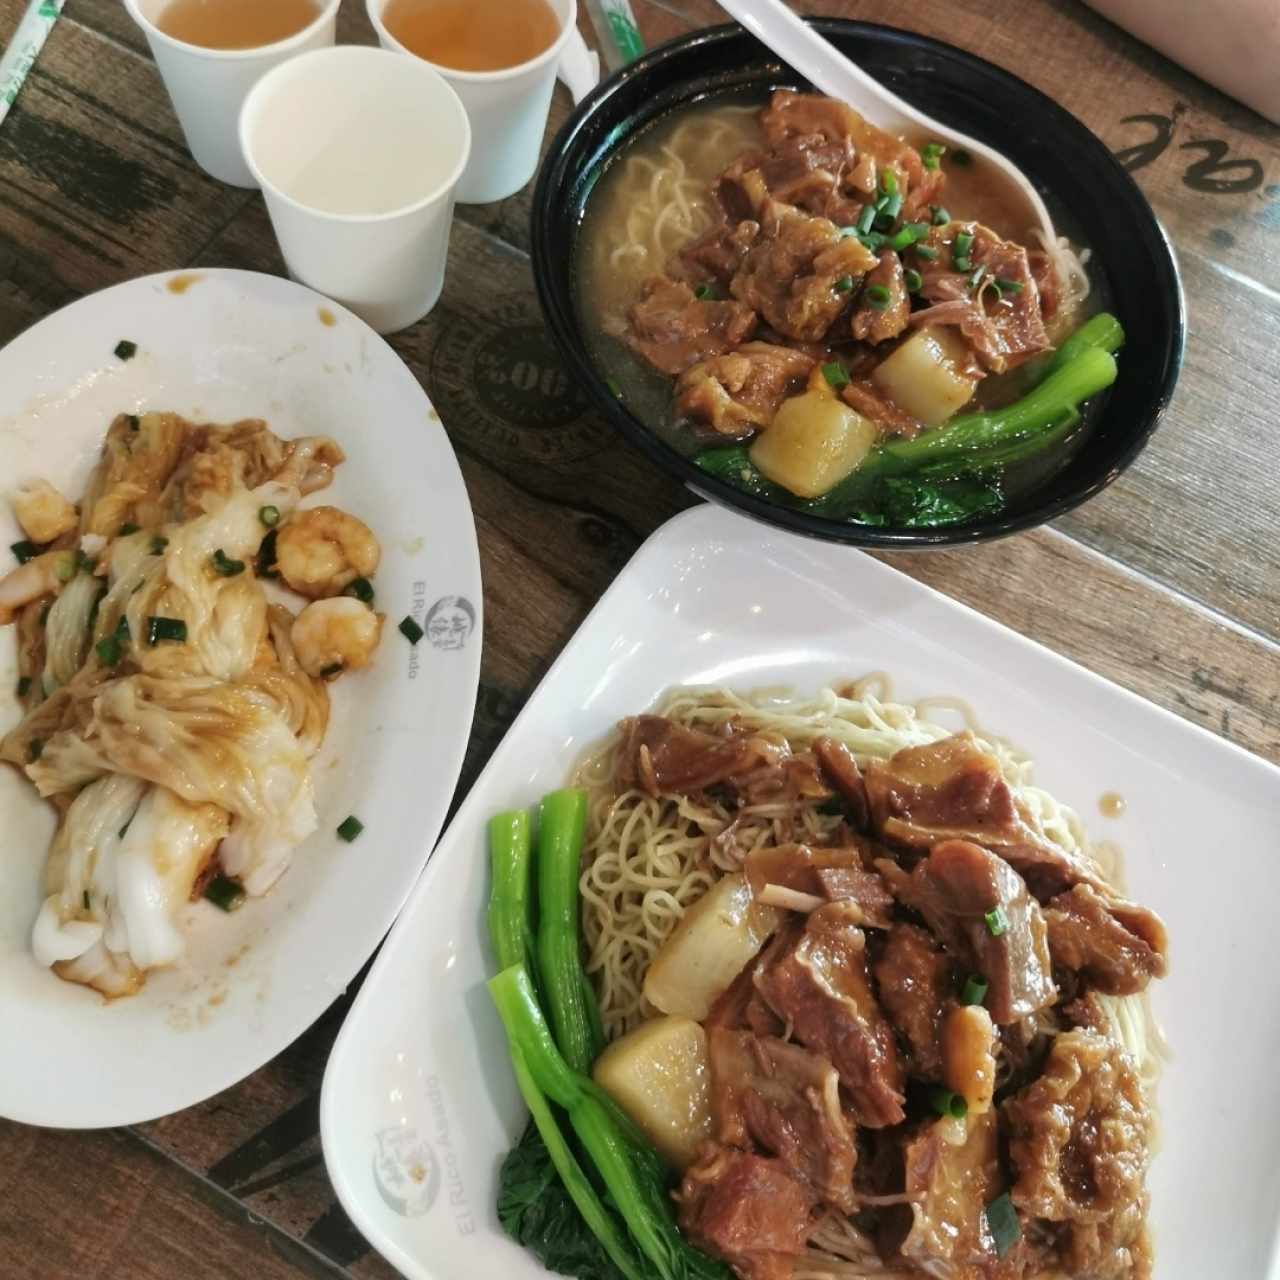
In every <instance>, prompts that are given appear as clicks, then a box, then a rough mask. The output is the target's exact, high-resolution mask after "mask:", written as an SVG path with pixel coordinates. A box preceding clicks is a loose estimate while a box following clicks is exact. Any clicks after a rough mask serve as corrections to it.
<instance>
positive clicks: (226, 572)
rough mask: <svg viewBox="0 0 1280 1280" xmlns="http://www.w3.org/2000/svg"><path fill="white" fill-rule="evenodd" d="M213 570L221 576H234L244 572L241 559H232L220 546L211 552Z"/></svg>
mask: <svg viewBox="0 0 1280 1280" xmlns="http://www.w3.org/2000/svg"><path fill="white" fill-rule="evenodd" d="M213 571H214V573H216V574H217V575H218V576H219V577H221V578H234V577H235V576H236V574H238V573H243V572H244V561H243V560H232V559H231V558H230V557H229V556H228V555H227V553H226V552H225V551H223V549H222V548H221V547H219V548H218V549H217V550H216V551H215V552H214V553H213Z"/></svg>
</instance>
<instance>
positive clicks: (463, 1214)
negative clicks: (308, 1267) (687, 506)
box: [320, 507, 1280, 1280]
mask: <svg viewBox="0 0 1280 1280" xmlns="http://www.w3.org/2000/svg"><path fill="white" fill-rule="evenodd" d="M972 554H981V553H980V552H974V553H972ZM872 671H888V672H891V673H892V674H893V676H894V677H895V688H896V692H897V694H898V696H900V697H902V698H903V699H904V700H915V699H918V698H921V697H925V696H929V695H936V694H951V695H958V696H960V697H963V698H965V699H967V700H968V701H969V702H970V703H971V704H972V706H973V707H974V708H975V710H976V712H977V714H978V716H979V718H980V719H981V722H982V723H983V724H984V725H986V726H988V727H989V728H990V729H991V730H992V731H993V732H998V733H1001V734H1004V735H1006V736H1007V737H1009V738H1011V739H1012V740H1013V741H1014V742H1016V743H1018V744H1019V745H1020V746H1022V747H1024V748H1025V749H1027V750H1029V751H1031V752H1033V753H1034V755H1035V759H1036V778H1037V781H1038V782H1039V783H1040V784H1041V785H1043V786H1046V787H1047V788H1048V789H1049V790H1050V791H1052V792H1053V793H1054V794H1055V795H1056V796H1057V797H1058V798H1059V799H1060V800H1062V801H1063V802H1064V803H1066V804H1070V805H1072V806H1073V807H1075V808H1076V809H1077V810H1078V811H1079V813H1080V814H1081V817H1082V818H1083V819H1084V821H1085V823H1086V825H1087V826H1088V828H1089V829H1090V830H1091V831H1092V833H1093V835H1094V836H1095V838H1106V839H1110V840H1115V841H1118V842H1119V843H1120V844H1121V845H1122V846H1123V847H1124V849H1125V852H1126V855H1127V871H1128V881H1129V887H1130V889H1131V890H1132V892H1133V894H1134V895H1135V896H1136V897H1137V899H1138V900H1139V901H1141V902H1145V903H1149V904H1150V905H1151V906H1152V907H1154V908H1155V909H1156V910H1157V911H1159V912H1161V913H1162V914H1163V915H1164V917H1165V920H1166V921H1167V923H1168V925H1169V930H1170V935H1171V937H1172V951H1173V972H1172V974H1171V976H1170V977H1169V978H1168V979H1167V980H1165V981H1164V982H1160V983H1157V984H1156V986H1155V988H1154V989H1153V1002H1154V1005H1155V1010H1156V1014H1157V1016H1158V1017H1159V1018H1161V1019H1162V1021H1163V1023H1164V1026H1165V1029H1166V1031H1167V1033H1168V1037H1169V1041H1170V1043H1171V1044H1172V1046H1173V1053H1174V1058H1173V1062H1172V1064H1171V1065H1170V1066H1169V1067H1168V1069H1167V1070H1166V1072H1165V1076H1164V1079H1163V1081H1162V1082H1161V1087H1160V1106H1161V1115H1162V1119H1163V1132H1164V1147H1163V1150H1162V1151H1161V1152H1160V1153H1159V1155H1158V1156H1157V1157H1156V1160H1155V1164H1154V1167H1153V1170H1152V1175H1151V1179H1150V1183H1151V1190H1152V1197H1153V1205H1154V1207H1153V1225H1154V1229H1155V1235H1156V1249H1157V1274H1158V1275H1159V1276H1160V1277H1161V1278H1162V1280H1173V1278H1174V1277H1178V1278H1185V1280H1193V1278H1195V1280H1199V1277H1202V1276H1232V1277H1239V1278H1240V1280H1243V1277H1245V1276H1250V1277H1261V1276H1263V1275H1265V1274H1267V1271H1268V1266H1269V1263H1270V1259H1271V1256H1272V1249H1273V1245H1274V1241H1275V1238H1276V1226H1277V1204H1278V1203H1280V1202H1278V1201H1277V1197H1276V1195H1275V1187H1276V1176H1275V1171H1276V1158H1275V1151H1276V1146H1277V1140H1278V1139H1280V1120H1278V1119H1277V1115H1276V1109H1275V1106H1274V1094H1275V1063H1276V1061H1277V1059H1280V968H1277V966H1276V964H1275V961H1274V956H1273V946H1272V938H1273V936H1274V933H1275V923H1274V914H1275V911H1274V904H1275V901H1276V898H1277V896H1280V863H1277V861H1276V859H1275V857H1274V856H1273V854H1274V849H1275V844H1276V834H1275V833H1276V814H1277V812H1280V770H1276V769H1275V768H1273V767H1272V766H1271V765H1268V764H1266V763H1265V762H1263V761H1261V760H1258V759H1256V758H1254V757H1253V756H1250V755H1248V754H1247V753H1245V752H1243V751H1241V750H1240V749H1239V748H1237V747H1233V746H1232V745H1230V744H1229V743H1227V742H1224V741H1222V740H1221V739H1219V738H1215V737H1213V736H1212V735H1210V734H1208V733H1205V732H1204V731H1203V730H1201V729H1199V728H1197V727H1195V726H1193V725H1190V724H1188V723H1186V722H1185V721H1183V720H1179V719H1177V718H1176V717H1174V716H1172V715H1169V714H1168V713H1167V712H1165V711H1162V710H1160V709H1159V708H1157V707H1154V706H1152V705H1151V704H1150V703H1147V702H1144V701H1143V700H1142V699H1140V698H1137V697H1135V696H1134V695H1133V694H1130V693H1128V692H1126V691H1125V690H1123V689H1120V688H1118V687H1117V686H1115V685H1113V684H1109V683H1107V682H1106V681H1104V680H1101V679H1099V678H1098V677H1097V676H1094V675H1092V674H1090V673H1089V672H1088V671H1085V670H1084V669H1082V668H1081V667H1077V666H1075V665H1073V664H1072V663H1069V662H1067V661H1065V660H1064V659H1062V658H1060V657H1058V656H1057V655H1055V654H1052V653H1050V652H1049V651H1048V650H1046V649H1042V648H1041V647H1040V646H1038V645H1035V644H1032V643H1031V642H1030V641H1028V640H1024V639H1023V638H1022V637H1020V636H1018V635H1016V634H1014V633H1013V632H1011V631H1008V630H1006V629H1005V628H1004V627H1001V626H999V625H997V624H996V623H994V622H991V621H989V620H988V619H986V618H983V617H981V616H980V615H979V614H976V613H974V612H972V611H971V610H969V609H966V608H965V607H964V606H962V605H959V604H956V603H955V602H954V601H952V600H948V599H946V598H945V597H943V596H941V595H938V594H937V593H935V592H933V591H931V590H929V589H928V588H927V587H924V586H921V585H920V584H919V583H917V582H914V581H913V580H912V579H910V578H907V577H905V576H903V575H901V574H899V573H896V572H895V571H894V570H892V569H889V568H886V567H885V566H884V565H881V564H879V563H877V562H876V561H875V560H872V559H871V558H870V557H869V556H867V555H864V554H862V553H861V552H858V551H855V550H853V549H851V548H846V547H837V546H832V545H828V544H823V543H819V542H812V541H807V540H804V539H801V538H798V537H795V536H794V535H791V534H786V533H782V532H780V531H776V530H765V529H763V528H762V527H761V526H759V525H757V524H754V523H752V522H750V521H747V520H744V519H742V518H741V517H739V516H736V515H734V514H732V513H729V512H725V511H722V510H720V509H718V508H715V507H699V508H696V509H695V510H693V511H690V512H686V513H684V514H682V515H680V516H677V517H676V518H675V519H674V520H672V521H671V522H670V523H668V524H667V525H665V526H664V527H663V528H662V529H660V530H659V531H658V532H657V533H656V534H654V536H653V537H652V538H651V539H650V540H649V541H648V542H647V543H646V544H645V545H644V547H643V548H641V550H640V551H639V552H638V553H637V554H636V556H635V557H634V558H633V559H632V560H631V562H630V564H628V566H627V567H626V569H625V570H624V571H623V573H622V574H621V575H620V577H619V578H618V580H617V581H616V583H615V584H614V585H613V587H612V588H611V589H610V590H609V592H608V593H607V594H606V595H605V596H604V598H603V599H602V600H601V601H600V603H599V604H598V605H597V606H596V608H595V610H594V611H593V612H592V614H591V616H590V617H589V618H588V619H587V620H586V622H585V623H583V625H582V627H581V628H580V630H579V631H578V633H577V635H576V636H575V637H574V638H573V640H572V641H571V642H570V644H569V646H568V647H567V648H566V649H565V651H564V653H563V654H562V655H561V657H560V659H559V660H558V661H557V662H556V664H555V666H553V667H552V669H551V671H550V672H549V673H548V674H547V676H546V678H545V679H544V680H543V682H542V684H541V685H540V686H539V688H538V690H537V691H536V692H535V693H534V695H533V697H532V698H530V700H529V702H528V704H527V705H526V706H525V708H524V710H523V711H522V712H521V714H520V717H519V719H517V721H516V722H515V724H514V725H513V726H512V727H511V730H510V731H509V732H508V734H507V736H506V738H505V739H504V741H503V742H502V745H501V746H500V747H499V748H498V750H497V752H496V753H495V754H494V756H493V759H492V761H491V762H490V764H489V766H488V768H487V769H486V770H485V772H484V774H483V775H482V776H481V777H480V779H479V780H478V781H477V782H476V784H475V786H474V787H473V788H472V790H471V793H470V795H469V796H468V797H467V800H466V802H465V803H464V804H463V806H462V807H461V809H459V811H458V813H457V816H456V817H455V818H454V820H453V822H452V823H451V824H450V826H449V830H448V831H447V832H446V833H445V835H444V837H443V838H442V839H441V841H440V845H439V847H438V849H437V850H436V853H435V855H434V856H433V858H432V861H431V864H430V866H429V867H428V868H427V871H426V873H425V874H424V875H423V877H422V879H421V880H420V881H419V883H418V887H417V889H416V890H415V892H414V895H413V898H412V899H411V900H410V902H409V904H408V905H407V906H406V908H405V911H404V913H403V914H402V915H401V917H400V920H399V922H398V923H397V925H396V927H395V929H394V930H393V932H392V934H391V937H390V938H389V939H388V940H387V944H386V946H385V947H384V948H383V950H382V953H381V955H380V956H379V957H378V961H377V963H376V964H375V966H374V968H373V970H372V971H371V972H370V974H369V977H368V979H367V980H366V982H365V984H364V987H363V989H362V990H361V992H360V996H359V998H358V999H357V1000H356V1002H355V1005H354V1007H353V1008H352V1010H351V1012H350V1014H348V1016H347V1020H346V1023H345V1025H344V1026H343V1028H342V1032H341V1033H340V1035H339V1037H338V1041H337V1044H336V1045H335V1046H334V1050H333V1053H332V1055H331V1057H330V1059H329V1066H328V1069H327V1071H326V1073H325V1079H324V1088H323V1092H322V1095H321V1104H320V1125H321V1136H322V1138H323V1142H324V1154H325V1159H326V1161H327V1163H328V1167H329V1174H330V1177H331V1178H332V1180H333V1184H334V1186H335V1187H336V1189H337V1192H338V1195H339V1197H340V1198H341V1200H342V1203H343V1205H344V1206H345V1208H346V1210H347V1212H348V1213H349V1214H350V1216H351V1218H352V1220H353V1221H354V1222H355V1224H356V1225H357V1226H358V1227H359V1228H360V1230H361V1231H363V1232H364V1234H365V1235H366V1236H367V1237H368V1239H369V1240H370V1242H371V1243H372V1244H373V1245H374V1247H375V1248H377V1249H378V1250H379V1251H380V1252H381V1253H382V1254H384V1255H385V1256H386V1257H387V1258H388V1259H389V1260H390V1261H391V1262H392V1263H393V1264H394V1265H395V1266H396V1267H398V1268H399V1269H400V1270H401V1271H402V1272H403V1273H404V1274H405V1275H406V1276H410V1277H413V1278H414V1280H452V1278H453V1277H456V1276H461V1275H474V1276H503V1277H506V1278H507V1280H538V1278H539V1277H545V1276H546V1274H547V1273H546V1272H544V1271H543V1270H542V1268H541V1267H540V1265H539V1264H538V1263H537V1262H536V1261H535V1260H534V1258H533V1257H532V1256H531V1255H529V1254H526V1253H524V1252H523V1251H522V1250H520V1249H518V1248H517V1247H516V1246H515V1245H513V1244H512V1243H511V1242H510V1241H509V1240H508V1239H507V1238H506V1237H505V1236H503V1234H502V1233H501V1230H500V1228H499V1226H498V1222H497V1217H496V1213H495V1211H494V1201H495V1196H496V1192H497V1179H498V1169H499V1165H500V1163H501V1161H502V1158H503V1156H504V1155H505V1153H506V1152H507V1150H508V1149H509V1148H510V1146H511V1144H512V1142H513V1140H514V1138H515V1137H516V1136H517V1135H518V1134H519V1132H520V1130H521V1128H522V1127H523V1123H524V1120H523V1107H522V1104H521V1102H520V1099H519V1096H518V1094H517V1092H516V1087H515V1083H514V1081H513V1079H512V1076H511V1068H510V1064H509V1060H508V1056H507V1048H506V1040H505V1037H504V1035H503V1031H502V1026H501V1023H500V1022H499V1021H498V1019H497V1016H496V1015H495V1014H494V1012H493V1009H492V1007H491V1005H490V1001H489V996H488V992H487V991H486V990H485V987H484V981H485V978H486V977H487V976H489V975H490V974H491V972H492V958H491V956H490V954H489V947H488V941H487V937H486V931H485V925H484V905H485V896H486V894H487V892H488V871H487V855H486V852H485V832H484V828H485V823H486V821H487V820H488V818H489V817H490V816H491V815H492V814H494V813H496V812H498V811H500V810H503V809H508V808H512V807H516V806H527V805H531V804H534V803H536V802H537V800H538V799H539V798H540V797H541V796H542V794H543V793H544V792H546V791H549V790H551V789H553V788H555V787H558V786H563V785H564V781H565V778H566V777H567V775H568V772H569V770H570V768H571V766H572V764H573V762H574V761H575V760H576V758H577V757H578V755H579V754H580V753H581V751H582V750H583V748H584V747H585V746H586V745H587V744H589V743H591V742H593V741H596V740H598V739H599V738H601V737H603V736H604V735H606V734H607V733H608V732H609V730H610V728H611V726H612V725H613V723H614V722H615V721H616V720H617V719H619V718H620V717H621V716H624V715H629V714H633V713H634V712H636V711H638V710H641V709H643V708H645V707H648V706H650V705H651V704H652V703H653V702H654V701H655V700H656V699H657V698H658V697H659V696H660V695H661V694H662V693H663V691H664V690H666V689H668V688H670V687H671V686H672V685H676V684H704V683H706V684H710V683H714V684H726V685H730V686H732V687H735V688H739V689H751V688H758V687H761V686H776V685H786V686H791V687H793V688H795V689H797V690H798V691H801V692H811V691H813V690H814V689H816V688H818V687H820V686H821V685H823V684H826V683H829V682H831V681H832V680H837V679H846V678H849V677H853V676H859V675H864V674H867V673H869V672H872ZM944 722H945V718H944ZM957 727H958V725H957ZM1108 791H1119V792H1120V793H1121V794H1122V795H1123V796H1124V797H1125V799H1126V801H1127V802H1128V808H1127V812H1126V816H1125V817H1123V818H1121V819H1118V820H1107V819H1104V818H1102V817H1100V816H1098V810H1097V802H1098V800H1099V798H1100V797H1101V796H1102V795H1103V794H1104V793H1105V792H1108ZM1209 867H1212V872H1211V877H1210V879H1211V883H1207V882H1206V871H1207V869H1208V868H1209ZM1224 1071H1226V1072H1227V1073H1228V1076H1229V1083H1228V1084H1227V1086H1226V1087H1225V1088H1224V1087H1223V1086H1224V1077H1223V1072H1224ZM1228 1224H1229V1226H1228Z"/></svg>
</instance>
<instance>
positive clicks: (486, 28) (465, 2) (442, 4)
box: [382, 0, 560, 71]
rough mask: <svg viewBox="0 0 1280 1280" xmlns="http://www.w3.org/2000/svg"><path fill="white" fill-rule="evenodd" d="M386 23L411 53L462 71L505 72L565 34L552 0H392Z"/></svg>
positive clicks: (389, 4)
mask: <svg viewBox="0 0 1280 1280" xmlns="http://www.w3.org/2000/svg"><path fill="white" fill-rule="evenodd" d="M382 24H383V26H385V27H386V29H387V30H388V31H389V32H390V33H391V34H392V35H393V36H395V38H396V39H397V40H399V41H400V43H401V44H402V45H404V47H405V48H406V49H408V50H409V52H410V53H416V54H417V55H418V57H420V58H425V59H426V60H427V61H428V62H434V63H435V64H436V65H437V66H439V67H451V68H453V69H454V70H456V71H505V70H506V69H507V68H508V67H518V66H519V65H520V64H521V63H522V62H528V61H529V60H530V59H532V58H536V57H537V56H538V55H539V54H540V53H544V52H546V50H547V49H549V48H550V47H551V46H552V45H553V44H554V43H555V40H556V37H557V36H558V35H559V34H560V20H559V18H557V17H556V15H555V11H554V10H553V9H552V8H551V6H550V4H548V3H547V0H389V3H388V4H387V7H386V8H385V9H384V10H383V11H382Z"/></svg>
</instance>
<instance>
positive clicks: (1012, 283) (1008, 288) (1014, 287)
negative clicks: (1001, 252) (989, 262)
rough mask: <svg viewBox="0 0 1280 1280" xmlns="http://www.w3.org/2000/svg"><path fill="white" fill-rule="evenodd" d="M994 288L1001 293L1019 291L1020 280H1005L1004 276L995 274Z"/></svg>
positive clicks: (1020, 290) (1020, 288)
mask: <svg viewBox="0 0 1280 1280" xmlns="http://www.w3.org/2000/svg"><path fill="white" fill-rule="evenodd" d="M996 288H997V289H999V290H1000V292H1001V293H1021V292H1022V281H1021V280H1006V279H1005V277H1004V276H996Z"/></svg>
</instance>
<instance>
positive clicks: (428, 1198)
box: [373, 1125, 440, 1218]
mask: <svg viewBox="0 0 1280 1280" xmlns="http://www.w3.org/2000/svg"><path fill="white" fill-rule="evenodd" d="M375 1140H376V1141H377V1144H378V1147H377V1150H376V1151H375V1152H374V1153H373V1180H374V1182H375V1183H376V1184H377V1187H378V1194H379V1195H381V1196H382V1198H383V1200H385V1201H386V1203H387V1205H388V1207H389V1208H391V1209H392V1210H394V1211H395V1212H396V1213H398V1214H400V1216H401V1217H403V1218H416V1217H418V1216H419V1215H421V1214H424V1213H426V1211H427V1210H428V1209H430V1208H431V1206H432V1205H433V1204H434V1203H435V1200H436V1195H437V1193H438V1192H439V1190H440V1163H439V1161H438V1160H437V1159H436V1156H435V1152H434V1151H432V1149H431V1144H430V1143H429V1142H428V1141H427V1140H426V1139H425V1138H421V1137H419V1136H418V1131H417V1130H416V1129H414V1128H413V1127H412V1126H410V1125H392V1126H391V1127H390V1128H389V1129H383V1130H381V1131H380V1132H379V1133H378V1134H376V1135H375Z"/></svg>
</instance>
